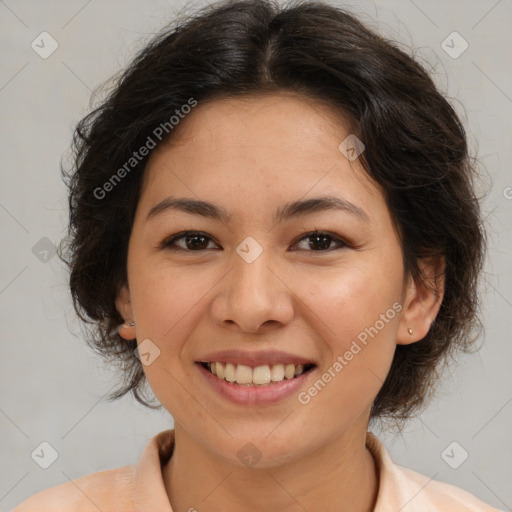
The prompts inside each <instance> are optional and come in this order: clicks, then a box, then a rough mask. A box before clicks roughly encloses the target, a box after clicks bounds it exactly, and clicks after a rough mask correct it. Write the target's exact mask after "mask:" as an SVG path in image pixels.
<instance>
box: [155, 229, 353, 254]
mask: <svg viewBox="0 0 512 512" xmlns="http://www.w3.org/2000/svg"><path fill="white" fill-rule="evenodd" d="M191 236H200V237H204V238H207V239H209V240H211V241H212V238H211V237H210V236H208V235H207V234H206V233H203V232H202V231H181V232H179V233H176V234H175V235H172V236H170V237H169V238H166V239H165V240H164V241H163V242H162V243H161V244H160V246H159V248H160V249H166V250H170V251H184V252H204V251H205V250H208V249H199V250H197V251H194V250H190V249H184V248H183V247H179V246H176V245H174V244H175V242H176V241H177V240H181V239H185V238H187V237H191ZM313 236H324V237H329V238H331V239H332V240H333V241H335V242H337V243H338V244H339V247H338V248H336V247H334V248H329V249H321V250H316V251H315V250H307V249H305V250H306V251H307V252H332V251H333V250H339V249H343V248H346V247H351V244H349V243H348V242H347V241H346V240H344V239H342V238H340V237H339V236H337V235H335V234H334V233H330V232H328V231H319V230H314V231H309V232H307V233H304V234H303V235H302V236H301V238H299V239H298V241H297V242H294V244H297V243H298V242H300V241H302V240H304V239H307V238H312V237H313ZM214 243H215V242H214ZM329 245H330V244H329ZM216 250H217V249H216ZM299 250H302V249H299Z"/></svg>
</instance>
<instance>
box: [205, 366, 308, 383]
mask: <svg viewBox="0 0 512 512" xmlns="http://www.w3.org/2000/svg"><path fill="white" fill-rule="evenodd" d="M199 364H200V365H201V366H202V367H203V368H205V369H206V370H208V371H209V372H210V373H212V374H213V375H215V376H216V377H217V378H218V379H220V380H224V381H226V382H231V383H233V384H238V385H240V386H246V387H260V386H268V385H273V384H278V383H279V382H283V381H285V380H292V379H295V378H296V377H299V376H300V375H302V374H304V373H306V372H309V371H311V370H312V369H313V368H314V367H315V365H314V364H305V365H304V364H271V365H262V366H256V367H254V368H253V367H251V366H247V365H244V364H232V363H222V362H217V361H213V362H200V363H199Z"/></svg>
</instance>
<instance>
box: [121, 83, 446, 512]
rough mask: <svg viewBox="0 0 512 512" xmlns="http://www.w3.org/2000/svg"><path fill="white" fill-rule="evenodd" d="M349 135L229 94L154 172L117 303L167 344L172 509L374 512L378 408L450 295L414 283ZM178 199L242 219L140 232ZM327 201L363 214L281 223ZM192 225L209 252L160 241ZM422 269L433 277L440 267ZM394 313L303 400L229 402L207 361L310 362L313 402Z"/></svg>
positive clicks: (176, 217) (185, 124)
mask: <svg viewBox="0 0 512 512" xmlns="http://www.w3.org/2000/svg"><path fill="white" fill-rule="evenodd" d="M349 133H350V132H349V131H348V129H347V128H346V126H345V123H343V120H342V119H340V118H339V116H336V115H335V114H334V112H333V111H332V109H327V108H325V107H324V106H322V105H320V104H317V103H315V102H313V101H311V100H306V99H304V98H301V97H298V96H295V95H293V94H291V93H284V92H282V93H276V94H272V95H264V96H251V97H245V98H237V99H233V98H228V99H223V100H216V101H213V102H209V103H204V104H199V105H198V106H197V107H196V108H195V109H194V110H193V111H192V113H190V114H189V115H188V116H187V118H186V119H185V120H184V121H182V122H181V124H180V125H179V127H178V129H177V131H176V132H175V133H174V134H173V138H172V140H171V141H169V142H168V143H167V144H165V145H162V146H160V147H159V148H158V149H157V150H155V151H154V153H153V154H152V156H151V158H150V160H149V162H148V165H147V168H146V173H145V177H144V183H143V188H142V193H141V197H140V201H139V204H138V207H137V212H136V215H135V221H134V226H133V231H132V234H131V238H130V243H129V249H128V283H127V285H126V286H124V287H123V288H122V290H121V291H120V293H119V295H118V297H117V300H116V304H117V307H118V310H119V311H120V313H121V314H122V315H123V317H124V318H125V319H126V320H127V321H132V320H133V321H135V327H129V328H127V327H125V328H123V330H122V331H121V334H122V335H123V336H124V337H126V339H133V338H135V337H136V338H137V340H138V342H139V343H140V342H142V340H145V339H147V338H149V339H150V340H151V341H152V343H154V344H155V345H156V346H157V347H158V348H159V350H160V355H159V357H157V358H156V359H155V360H154V362H152V363H151V364H150V365H148V366H145V367H144V370H145V373H146V376H147V379H148V382H149V384H150V386H151V388H152V390H153V391H154V393H155V395H156V396H157V398H158V399H159V400H160V402H161V403H162V404H163V406H164V407H165V408H166V409H167V410H168V411H169V413H171V414H172V416H173V418H174V422H175V432H176V445H175V449H174V453H173V456H172V457H171V459H170V461H169V463H168V464H167V465H166V466H165V468H164V471H163V474H164V480H165V485H166V490H167V493H168V495H169V497H170V502H171V505H172V507H173V510H174V511H175V512H178V511H179V512H181V511H187V510H189V509H190V508H191V507H194V508H196V509H197V510H208V511H213V512H216V511H221V510H230V511H237V512H238V511H239V512H249V511H256V510H258V511H259V510H282V511H285V512H295V511H303V510H304V509H306V510H323V511H325V512H329V511H337V512H340V511H351V512H363V511H370V510H373V506H374V504H375V500H376V497H377V492H378V474H377V472H376V470H375V465H374V461H373V458H372V456H371V455H370V453H369V451H368V450H367V448H366V447H365V438H366V432H367V427H368V421H369V415H370V408H371V405H372V402H373V400H374V399H375V397H376V395H377V393H378V391H379V389H380V387H381V385H382V382H383V381H384V379H385V376H386V375H387V373H388V371H389V368H390V365H391V362H392V358H393V354H394V350H395V348H396V345H397V344H408V343H414V342H418V341H419V340H421V339H422V338H423V337H424V336H425V335H426V333H427V332H428V329H429V327H430V323H431V322H432V320H433V319H434V318H435V315H436V314H437V311H438V309H439V306H440V300H439V301H436V298H435V294H434V292H433V291H432V288H431V287H429V286H426V285H424V284H421V283H416V282H414V281H413V280H412V279H411V278H410V277H409V276H408V275H406V274H405V273H404V268H403V254H402V249H401V246H400V242H399V238H398V235H397V231H396V229H395V226H394V224H393V221H392V218H391V215H390V212H389V209H388V207H387V205H386V202H385V200H384V196H383V194H382V191H381V190H380V189H379V187H378V186H377V185H376V184H375V183H372V182H371V181H370V179H369V178H368V177H367V175H366V173H365V172H364V171H363V170H362V168H361V167H360V165H359V163H358V160H355V161H352V162H351V161H349V160H348V159H347V158H346V157H345V156H344V155H343V154H342V153H341V152H340V151H339V149H338V145H339V144H340V142H341V141H343V140H344V139H345V138H346V137H347V136H348V135H349ZM170 195H172V196H175V197H186V198H192V199H201V200H205V201H210V202H213V203H215V204H217V205H219V206H222V207H223V208H225V209H226V210H227V211H228V213H230V214H231V215H232V219H231V220H230V221H229V222H221V221H218V220H215V219H211V218H207V217H203V216H199V215H193V214H190V213H186V212H182V211H172V210H169V211H166V212H165V213H162V214H161V215H157V216H155V217H153V218H151V219H150V220H146V216H147V214H148V212H149V211H150V209H151V208H152V207H153V206H154V205H156V204H157V203H158V202H160V201H161V200H162V199H164V198H165V197H167V196H170ZM325 195H331V196H336V197H339V198H343V199H344V200H347V201H350V202H351V203H353V204H355V205H356V206H358V207H359V208H360V209H362V210H363V211H364V212H365V215H366V216H367V218H366V219H365V218H362V217H360V216H358V215H355V214H353V213H349V212H346V211H339V210H325V211H318V212H314V213H307V214H303V215H301V216H298V217H294V218H290V219H287V220H285V221H282V222H279V223H275V222H274V220H273V215H274V212H275V211H276V209H278V208H280V207H282V206H283V205H284V204H285V203H287V202H290V201H295V200H304V199H310V198H312V197H320V196H325ZM184 230H194V231H200V232H201V233H204V234H206V235H208V236H209V237H210V238H209V239H207V241H206V242H205V243H204V244H203V245H202V246H201V247H202V248H201V249H200V250H191V249H190V248H189V249H187V245H186V240H185V239H181V240H178V241H176V242H175V246H174V247H175V249H174V250H172V249H171V248H170V247H167V248H165V247H164V248H162V247H159V245H160V244H161V243H162V242H163V241H164V240H166V239H168V238H169V237H170V236H171V235H173V234H175V233H179V232H180V231H184ZM315 230H321V231H329V232H330V233H331V234H332V238H328V239H327V242H326V245H328V247H329V249H325V248H323V247H324V246H322V241H320V243H316V244H315V240H314V238H313V239H312V238H311V237H308V236H307V235H308V233H309V234H310V233H311V232H313V231H315ZM248 236H251V237H253V238H254V239H255V240H256V241H257V242H258V243H259V244H260V246H261V248H262V249H263V252H262V253H261V255H260V256H259V257H258V258H257V259H256V260H255V261H253V262H252V263H247V262H246V261H245V260H244V259H243V258H241V257H240V256H239V254H238V253H237V252H236V248H237V246H239V245H240V244H241V242H242V241H243V240H244V239H245V238H246V237H248ZM336 237H339V238H340V239H341V240H347V241H348V242H349V245H344V244H343V243H342V242H341V243H340V242H338V239H337V238H336ZM194 242H196V243H199V242H197V240H194V239H193V237H192V240H191V243H192V244H193V243H194ZM180 247H181V250H180ZM189 247H190V245H189ZM293 248H295V250H292V249H293ZM187 251H188V252H187ZM419 263H420V267H421V268H422V269H423V271H424V272H426V274H430V273H432V272H434V271H436V270H438V269H439V268H438V267H439V265H441V264H442V262H440V261H421V262H419ZM441 288H442V287H440V286H438V291H439V292H440V293H441V296H442V289H441ZM395 303H399V304H400V305H401V306H402V309H401V311H400V312H399V313H398V314H396V316H395V317H394V318H393V319H392V320H389V322H388V323H386V325H385V327H384V328H383V329H381V330H380V331H379V333H378V334H377V335H376V336H375V337H374V338H373V339H371V341H370V342H369V343H368V344H367V346H365V347H364V348H363V350H361V351H360V352H359V353H358V354H357V355H355V356H354V358H353V359H352V360H351V361H350V362H349V364H347V365H346V366H345V367H344V368H343V370H342V371H341V372H339V373H338V374H337V376H336V378H334V379H332V381H331V382H330V383H329V384H328V385H327V386H325V388H324V389H323V390H322V391H321V392H320V393H318V394H317V395H316V396H315V397H314V398H312V399H311V401H310V402H309V403H308V404H307V405H303V404H301V403H300V402H299V401H298V399H297V395H296V394H293V395H292V396H291V397H289V398H286V399H285V400H281V401H279V402H278V403H277V404H270V405H264V406H247V405H237V404H234V403H231V402H230V401H228V400H227V399H225V398H223V397H221V396H220V395H218V394H217V393H216V392H215V391H214V390H213V389H212V388H211V387H210V386H209V385H207V384H205V381H204V379H203V377H202V375H200V373H199V371H198V369H197V365H196V364H195V361H197V360H198V359H200V358H201V356H202V355H205V354H206V353H207V352H210V351H213V350H223V349H232V348H241V349H244V350H266V349H279V350H283V351H286V352H289V353H292V354H296V355H299V356H302V357H306V358H308V359H309V360H311V361H313V362H315V363H316V365H317V367H316V369H315V370H314V371H313V372H312V373H311V374H310V375H309V377H308V380H307V381H306V383H305V384H304V386H303V388H302V389H301V391H304V390H307V389H308V388H309V387H310V386H311V384H312V383H313V382H315V381H316V380H317V379H318V378H319V377H321V375H322V374H323V373H324V372H326V371H327V369H328V368H329V367H330V366H332V364H333V362H334V361H335V359H336V357H337V356H338V355H343V354H344V353H345V352H346V351H347V350H348V348H349V347H350V345H351V343H352V341H353V340H354V339H356V337H357V335H358V334H359V333H361V332H362V331H364V329H365V328H368V327H370V326H373V325H375V322H376V321H377V320H378V319H379V315H381V314H385V313H386V311H388V310H389V309H390V308H392V305H393V304H395ZM409 328H411V329H413V334H412V335H411V334H410V333H409V332H408V329H409ZM248 442H251V443H252V444H253V445H255V446H256V448H257V449H258V451H259V452H260V454H261V459H260V460H259V461H258V463H257V464H256V465H254V466H252V467H246V466H245V465H244V464H243V463H242V461H241V460H239V458H238V457H237V452H238V451H239V450H240V449H241V448H242V447H243V446H244V445H245V444H246V443H248Z"/></svg>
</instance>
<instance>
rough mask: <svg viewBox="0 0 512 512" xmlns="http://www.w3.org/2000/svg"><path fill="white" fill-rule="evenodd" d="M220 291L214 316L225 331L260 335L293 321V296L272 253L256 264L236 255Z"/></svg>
mask: <svg viewBox="0 0 512 512" xmlns="http://www.w3.org/2000/svg"><path fill="white" fill-rule="evenodd" d="M275 266H276V265H274V267H275ZM217 291H218V293H217V296H216V297H215V299H214V301H213V303H212V315H213V317H214V320H215V322H216V323H217V324H221V325H222V326H223V327H226V326H228V325H230V326H233V325H236V326H238V328H239V329H240V330H242V331H244V332H249V333H257V332H259V331H262V330H266V327H270V326H272V325H274V327H278V326H279V325H280V326H283V325H286V324H287V323H288V322H290V320H291V319H292V318H293V315H294V308H293V296H292V292H291V290H290V288H289V285H288V286H287V283H286V281H285V279H283V276H280V275H279V272H278V271H276V270H275V269H273V268H272V258H271V256H270V252H269V251H265V250H264V251H263V253H262V254H261V255H260V256H259V257H258V258H257V259H256V260H255V261H253V262H252V263H248V262H246V261H245V260H244V259H243V258H241V257H240V256H239V255H238V254H234V256H233V268H232V269H231V271H230V272H229V273H228V274H227V275H226V276H225V277H224V279H223V280H222V281H221V283H219V287H218V288H217Z"/></svg>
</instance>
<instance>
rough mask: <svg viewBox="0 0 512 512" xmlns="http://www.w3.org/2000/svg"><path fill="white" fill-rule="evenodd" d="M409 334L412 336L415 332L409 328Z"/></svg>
mask: <svg viewBox="0 0 512 512" xmlns="http://www.w3.org/2000/svg"><path fill="white" fill-rule="evenodd" d="M407 332H408V333H409V334H410V335H411V336H412V335H413V333H414V331H413V330H412V329H411V328H410V327H409V329H407Z"/></svg>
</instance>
